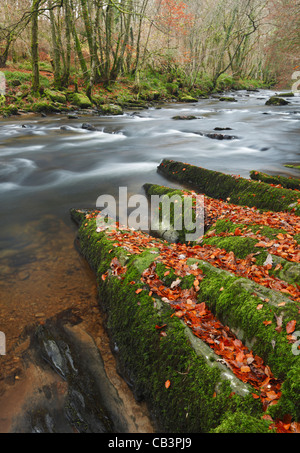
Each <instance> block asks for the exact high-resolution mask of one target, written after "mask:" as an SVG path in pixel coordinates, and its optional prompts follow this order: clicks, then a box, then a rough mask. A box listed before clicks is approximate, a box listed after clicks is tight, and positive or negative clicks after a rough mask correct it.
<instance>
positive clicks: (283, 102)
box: [266, 96, 289, 105]
mask: <svg viewBox="0 0 300 453" xmlns="http://www.w3.org/2000/svg"><path fill="white" fill-rule="evenodd" d="M287 104H289V102H288V101H286V100H285V99H283V98H281V97H279V96H272V97H270V99H268V100H267V102H266V105H287Z"/></svg>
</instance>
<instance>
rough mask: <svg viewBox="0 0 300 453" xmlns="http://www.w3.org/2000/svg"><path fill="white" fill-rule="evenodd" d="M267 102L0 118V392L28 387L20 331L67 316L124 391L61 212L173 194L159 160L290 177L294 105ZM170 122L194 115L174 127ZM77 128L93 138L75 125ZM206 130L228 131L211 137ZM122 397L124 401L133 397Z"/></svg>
mask: <svg viewBox="0 0 300 453" xmlns="http://www.w3.org/2000/svg"><path fill="white" fill-rule="evenodd" d="M273 94H274V92H273V91H269V90H260V91H259V92H247V91H239V92H234V93H229V95H231V96H234V97H235V98H236V100H237V102H220V101H219V99H217V98H210V99H203V100H199V102H197V103H192V104H179V103H176V104H175V103H169V104H162V105H160V106H159V107H152V108H149V109H146V110H141V111H137V112H134V111H127V112H126V113H124V115H122V116H117V117H113V116H111V117H110V116H105V117H103V116H99V114H91V113H90V114H83V113H82V112H79V113H78V117H77V118H72V119H71V118H69V117H68V115H64V114H57V115H49V116H47V117H41V116H40V115H38V116H36V115H27V116H20V117H11V118H9V119H5V120H1V123H0V197H1V228H0V331H1V332H4V333H5V336H6V356H2V357H1V360H2V370H1V376H0V383H1V382H2V383H3V384H5V385H4V389H3V392H2V393H3V394H6V393H5V392H6V391H7V386H8V388H9V386H14V385H16V384H17V383H18V381H22V379H23V381H24V379H26V372H25V371H24V367H23V365H22V360H21V358H22V357H23V356H22V354H23V353H24V350H26V348H25V346H24V345H23V346H22V344H20V338H23V336H24V331H25V332H26V329H28V327H29V326H36V325H37V324H43V323H44V322H45V321H46V320H47V319H49V318H51V317H55V316H57V314H58V313H61V312H63V311H65V310H71V311H72V312H73V313H76V314H77V315H78V316H80V317H81V318H84V319H85V324H86V325H85V328H86V331H87V332H89V334H90V335H91V336H92V338H93V339H94V340H95V342H96V343H97V345H98V347H99V349H100V350H101V354H102V356H103V358H104V362H105V366H106V371H107V373H108V374H110V377H111V381H115V385H116V387H117V388H118V390H120V392H121V388H122V392H123V393H124V395H125V394H126V392H127V390H126V389H127V387H126V385H123V382H122V380H121V379H120V378H119V377H118V376H117V374H116V373H115V369H114V367H115V365H114V359H113V356H112V355H111V352H110V347H109V341H108V339H107V338H106V337H105V335H106V334H105V331H104V329H103V326H102V325H101V321H100V318H101V313H100V311H99V308H98V303H97V289H96V285H95V278H94V275H93V274H92V273H91V271H90V269H89V268H88V266H87V264H86V263H85V261H84V260H83V259H82V258H81V257H80V256H79V254H78V252H77V251H76V250H75V248H74V238H75V235H76V227H75V225H73V223H72V221H71V219H70V216H69V210H70V208H72V207H78V208H80V207H82V208H93V207H95V206H96V200H97V198H98V197H99V196H100V195H102V194H111V195H113V196H115V197H116V198H117V197H118V191H119V187H127V190H128V196H130V195H132V194H136V193H137V194H139V193H143V190H142V186H143V184H144V183H146V182H149V183H156V184H163V185H171V186H172V187H177V185H176V184H174V183H170V182H168V181H167V180H165V179H164V178H163V177H162V176H161V175H159V174H158V173H157V172H156V168H157V166H158V164H159V163H160V161H161V160H162V159H163V158H168V159H173V160H179V161H184V162H187V163H190V164H195V165H198V166H201V167H205V168H209V169H212V170H218V171H222V172H225V173H229V174H239V175H241V176H243V177H249V171H250V170H258V171H265V172H268V173H271V174H281V175H287V176H293V175H294V176H296V175H297V174H298V175H299V172H298V171H297V170H294V169H291V168H286V167H284V164H289V163H290V164H298V165H299V162H300V146H299V145H300V97H299V96H298V97H296V96H295V97H293V98H288V100H289V102H290V104H289V105H286V106H281V107H276V106H266V105H265V102H266V100H267V99H268V98H269V97H270V96H271V95H273ZM176 115H193V116H195V117H196V119H192V120H175V119H173V117H174V116H176ZM84 123H89V124H90V125H92V126H94V127H95V128H96V130H87V129H83V128H82V125H83V124H84ZM215 128H230V129H228V130H224V131H218V132H217V131H216V130H215ZM209 133H210V134H211V133H222V134H226V135H230V136H232V137H233V138H232V139H230V140H217V139H212V138H209V137H207V136H206V134H209ZM22 348H23V349H22ZM25 393H26V392H25ZM0 394H1V392H0ZM27 394H28V392H27ZM124 399H126V400H127V402H128V399H130V396H128V395H127V396H126V397H124ZM6 404H7V405H6V410H7V414H10V415H9V416H8V415H7V416H5V417H4V418H5V423H4V424H3V425H1V423H0V431H1V430H3V431H6V430H9V429H10V427H11V419H12V417H13V415H14V414H15V413H16V412H17V411H18V409H17V408H16V407H14V408H13V407H11V406H9V399H8V400H7V402H6ZM135 404H136V403H135V402H134V400H130V402H128V407H127V410H128V413H132V414H133V413H134V412H135V411H141V412H142V413H143V415H140V417H139V419H140V420H142V421H141V423H140V425H139V424H135V425H134V424H133V425H132V426H131V427H129V428H128V429H129V430H130V429H131V430H133V431H135V430H136V431H150V432H151V430H152V427H151V423H150V422H149V423H148V421H147V420H148V418H147V417H148V416H147V413H146V409H145V408H143V407H142V408H141V406H139V405H138V406H135ZM129 406H130V408H129ZM3 407H4V406H3ZM20 410H21V409H20ZM2 415H3V414H2ZM2 415H1V417H2ZM1 417H0V418H1ZM143 417H145V418H144V419H143ZM2 418H3V417H2ZM133 418H134V416H133V415H132V417H131V420H132V419H133ZM24 429H25V428H24Z"/></svg>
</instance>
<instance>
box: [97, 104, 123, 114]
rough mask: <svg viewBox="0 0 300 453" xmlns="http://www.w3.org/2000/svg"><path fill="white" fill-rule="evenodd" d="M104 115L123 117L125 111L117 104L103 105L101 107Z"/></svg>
mask: <svg viewBox="0 0 300 453" xmlns="http://www.w3.org/2000/svg"><path fill="white" fill-rule="evenodd" d="M101 110H102V113H104V114H105V115H122V114H123V109H122V107H121V106H120V105H116V104H103V105H101Z"/></svg>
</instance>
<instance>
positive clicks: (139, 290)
mask: <svg viewBox="0 0 300 453" xmlns="http://www.w3.org/2000/svg"><path fill="white" fill-rule="evenodd" d="M142 291H143V290H142V288H139V289H137V290H136V292H135V294H140V293H141V292H142Z"/></svg>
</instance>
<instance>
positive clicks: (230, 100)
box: [219, 96, 237, 102]
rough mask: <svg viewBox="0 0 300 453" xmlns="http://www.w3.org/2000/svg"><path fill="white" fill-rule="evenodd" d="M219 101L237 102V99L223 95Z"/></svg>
mask: <svg viewBox="0 0 300 453" xmlns="http://www.w3.org/2000/svg"><path fill="white" fill-rule="evenodd" d="M219 101H223V102H237V99H235V98H233V97H230V96H222V97H220V98H219Z"/></svg>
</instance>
